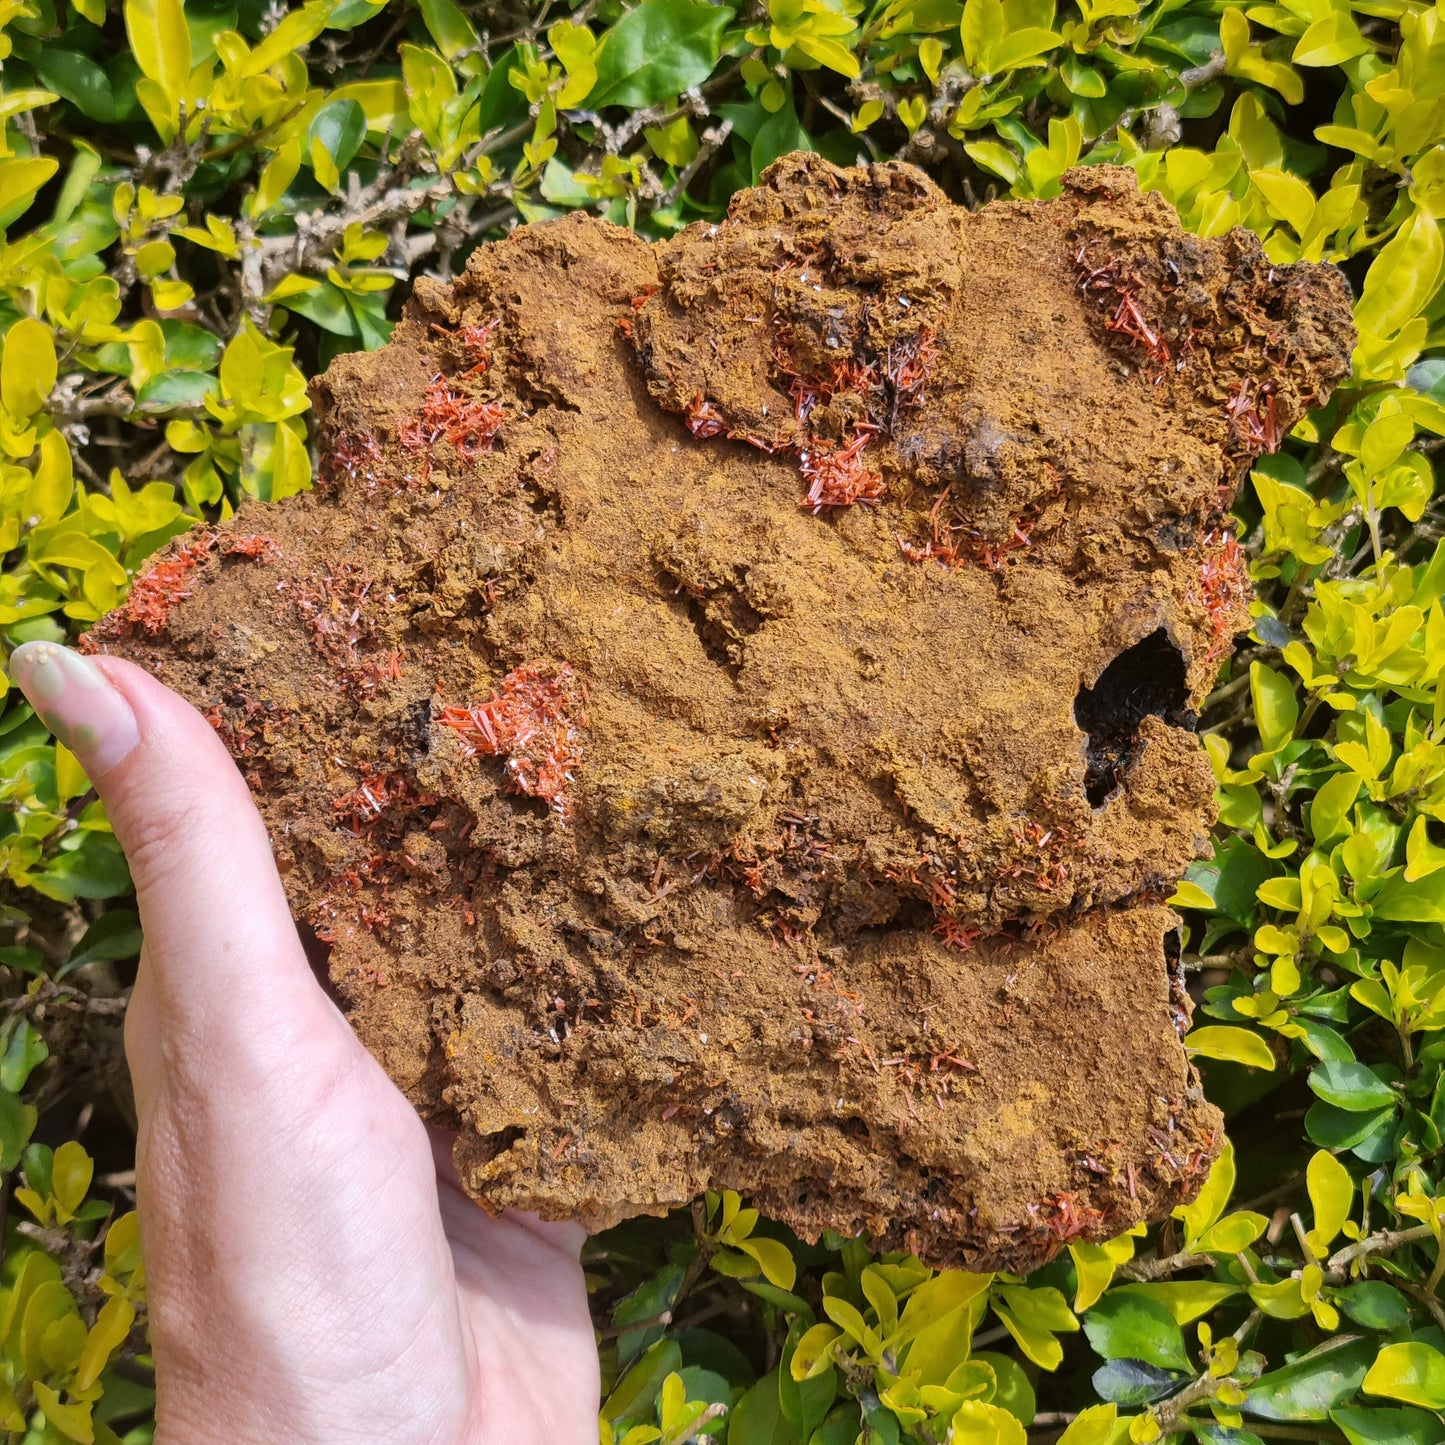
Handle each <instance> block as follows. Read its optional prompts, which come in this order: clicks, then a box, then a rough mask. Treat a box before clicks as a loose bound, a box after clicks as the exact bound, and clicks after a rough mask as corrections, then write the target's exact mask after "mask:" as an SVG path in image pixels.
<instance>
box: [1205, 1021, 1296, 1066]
mask: <svg viewBox="0 0 1445 1445" xmlns="http://www.w3.org/2000/svg"><path fill="white" fill-rule="evenodd" d="M1184 1047H1185V1050H1186V1051H1187V1052H1188V1053H1190V1054H1192V1055H1195V1056H1197V1057H1199V1058H1205V1059H1225V1060H1227V1061H1228V1062H1230V1063H1232V1064H1244V1065H1246V1066H1248V1067H1249V1068H1251V1069H1272V1068H1274V1053H1273V1052H1272V1051H1271V1049H1270V1047H1269V1045H1268V1044H1267V1043H1265V1041H1264V1040H1263V1039H1262V1038H1260V1036H1259V1035H1258V1034H1257V1033H1255V1032H1254V1031H1253V1030H1251V1029H1237V1028H1231V1027H1230V1026H1229V1025H1228V1024H1211V1025H1209V1026H1208V1027H1206V1028H1202V1029H1194V1030H1192V1031H1191V1032H1190V1033H1188V1034H1186V1035H1185V1036H1184Z"/></svg>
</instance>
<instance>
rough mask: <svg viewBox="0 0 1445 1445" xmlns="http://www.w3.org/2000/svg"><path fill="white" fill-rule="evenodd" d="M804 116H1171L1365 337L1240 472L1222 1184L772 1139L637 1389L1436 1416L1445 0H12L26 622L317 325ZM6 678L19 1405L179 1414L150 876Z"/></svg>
mask: <svg viewBox="0 0 1445 1445" xmlns="http://www.w3.org/2000/svg"><path fill="white" fill-rule="evenodd" d="M798 147H808V148H812V149H815V150H818V151H820V152H822V153H824V154H825V155H827V156H828V157H830V158H831V159H833V160H835V161H838V162H840V163H852V162H854V161H855V160H858V159H866V158H884V157H902V158H904V159H907V160H909V161H912V162H914V163H916V164H919V165H921V166H923V167H925V168H926V169H927V170H928V171H929V172H930V173H931V174H932V175H933V176H934V177H935V178H936V179H938V180H939V181H940V182H941V183H942V184H943V185H944V186H945V188H946V189H947V190H948V191H949V192H950V194H952V195H953V196H955V197H956V198H957V199H958V200H960V201H962V202H964V203H967V204H970V205H973V204H980V203H982V202H983V201H985V200H987V199H988V198H990V197H993V196H1005V195H1012V196H1016V197H1024V198H1036V197H1047V196H1050V195H1053V194H1056V193H1057V191H1058V185H1059V177H1060V175H1061V174H1062V172H1063V171H1064V170H1065V169H1066V168H1067V167H1069V166H1071V165H1073V164H1075V163H1086V164H1087V163H1094V162H1100V161H1114V162H1122V163H1124V164H1127V165H1130V166H1132V167H1133V168H1134V169H1135V170H1136V171H1137V173H1138V175H1139V179H1140V182H1141V184H1142V185H1143V186H1145V187H1146V188H1148V189H1152V190H1156V191H1159V192H1160V193H1162V194H1163V195H1165V196H1166V197H1167V198H1168V199H1169V200H1170V201H1171V202H1173V204H1174V205H1175V206H1176V207H1178V209H1179V211H1180V213H1181V215H1182V216H1183V217H1184V220H1185V223H1186V225H1188V226H1189V227H1191V228H1192V229H1193V230H1195V231H1197V232H1199V233H1200V234H1202V235H1217V234H1219V233H1220V232H1222V231H1224V230H1226V229H1228V228H1229V227H1231V226H1245V227H1248V228H1250V229H1251V230H1253V231H1255V232H1256V233H1257V234H1258V235H1260V236H1261V237H1262V238H1263V241H1264V245H1265V248H1266V250H1267V251H1268V253H1269V255H1270V256H1271V258H1273V259H1274V260H1276V261H1279V262H1289V261H1294V260H1297V259H1299V258H1301V257H1303V258H1307V259H1309V260H1320V259H1325V260H1330V261H1334V262H1336V263H1338V264H1340V265H1341V266H1343V267H1344V268H1345V270H1346V272H1347V274H1348V275H1349V276H1350V278H1351V280H1352V282H1353V283H1354V286H1355V291H1356V294H1357V296H1358V297H1359V301H1358V304H1357V307H1356V320H1357V322H1358V325H1359V331H1360V342H1359V346H1358V349H1357V350H1356V352H1355V356H1354V368H1353V373H1352V375H1351V377H1350V379H1349V381H1348V382H1347V383H1346V384H1345V385H1343V386H1342V387H1341V388H1340V390H1339V392H1338V393H1337V394H1336V397H1335V399H1334V400H1333V402H1332V403H1331V405H1330V406H1329V407H1328V408H1327V409H1325V410H1323V411H1321V412H1317V413H1315V414H1313V415H1312V416H1310V417H1309V418H1307V419H1306V420H1305V421H1304V422H1302V423H1301V424H1300V425H1299V426H1298V427H1296V429H1295V431H1294V432H1293V434H1292V435H1291V436H1290V438H1289V439H1288V441H1287V443H1286V445H1285V447H1284V449H1283V450H1282V451H1281V452H1280V453H1279V454H1278V455H1276V456H1274V457H1269V458H1264V459H1261V461H1260V463H1259V464H1258V466H1257V468H1256V470H1255V471H1254V473H1253V476H1252V478H1251V482H1250V484H1249V486H1247V487H1246V489H1245V490H1244V492H1243V493H1242V494H1241V497H1240V499H1239V502H1238V504H1237V507H1236V511H1237V514H1238V522H1239V535H1240V540H1241V543H1242V545H1243V546H1244V548H1245V551H1246V553H1247V555H1248V559H1249V565H1250V571H1251V573H1252V575H1253V577H1254V579H1255V582H1256V585H1257V587H1258V592H1259V602H1258V604H1257V605H1256V608H1255V625H1254V628H1253V630H1252V631H1251V633H1250V634H1249V636H1248V637H1247V638H1245V639H1241V644H1240V647H1239V649H1238V651H1237V652H1236V653H1235V655H1234V656H1233V658H1232V659H1231V660H1230V661H1229V662H1228V664H1227V665H1226V668H1225V670H1224V672H1223V674H1222V675H1221V678H1220V680H1219V683H1218V686H1217V688H1216V690H1215V692H1214V694H1213V696H1212V697H1211V698H1210V701H1209V705H1208V707H1207V709H1206V712H1205V716H1204V743H1205V746H1206V747H1207V748H1208V750H1209V755H1210V757H1211V759H1212V760H1213V763H1214V768H1215V773H1216V777H1217V780H1218V786H1219V796H1220V803H1221V816H1220V822H1219V826H1218V828H1217V829H1216V834H1215V856H1214V858H1213V859H1212V860H1210V861H1207V862H1201V863H1198V864H1196V865H1195V866H1194V867H1193V868H1192V869H1191V870H1190V872H1189V875H1188V877H1187V878H1186V879H1185V881H1184V882H1183V884H1182V885H1181V887H1180V889H1179V892H1178V894H1177V896H1176V898H1175V900H1174V901H1175V903H1176V905H1177V906H1179V907H1180V908H1181V909H1182V910H1183V911H1184V917H1185V919H1186V952H1185V964H1186V967H1187V969H1188V970H1189V975H1190V984H1191V990H1192V992H1193V993H1194V995H1195V997H1196V999H1197V1001H1198V1003H1199V1005H1200V1009H1201V1013H1200V1015H1199V1016H1198V1019H1197V1022H1198V1024H1199V1027H1197V1028H1196V1029H1195V1030H1194V1032H1193V1033H1192V1034H1191V1035H1190V1039H1189V1044H1190V1047H1191V1049H1192V1051H1193V1052H1194V1054H1195V1055H1196V1057H1197V1058H1198V1059H1199V1060H1200V1062H1201V1067H1202V1069H1203V1071H1204V1074H1205V1079H1206V1087H1207V1090H1208V1092H1209V1094H1210V1096H1211V1097H1212V1098H1213V1099H1214V1100H1215V1101H1216V1102H1218V1103H1219V1104H1221V1105H1222V1106H1223V1107H1224V1108H1225V1110H1226V1112H1227V1116H1228V1119H1229V1129H1230V1136H1231V1139H1232V1145H1231V1148H1230V1150H1229V1151H1228V1152H1227V1153H1226V1154H1225V1156H1224V1157H1223V1158H1222V1159H1221V1161H1220V1162H1219V1164H1218V1165H1217V1167H1216V1168H1215V1170H1214V1172H1213V1174H1212V1175H1211V1177H1210V1180H1209V1183H1208V1185H1207V1187H1206V1189H1205V1192H1204V1194H1203V1195H1202V1196H1201V1197H1200V1199H1199V1200H1198V1201H1197V1202H1196V1203H1195V1204H1193V1205H1191V1206H1189V1207H1188V1208H1186V1209H1182V1210H1180V1211H1178V1213H1177V1216H1176V1217H1175V1218H1174V1219H1172V1220H1170V1221H1169V1222H1168V1223H1166V1224H1165V1225H1164V1226H1163V1227H1160V1228H1155V1229H1152V1230H1150V1231H1148V1232H1147V1233H1146V1232H1144V1231H1142V1230H1137V1231H1135V1232H1133V1233H1132V1234H1129V1235H1125V1236H1123V1237H1122V1238H1120V1239H1118V1240H1115V1241H1113V1242H1111V1243H1109V1244H1106V1245H1102V1246H1093V1245H1077V1244H1075V1245H1072V1246H1070V1247H1069V1248H1068V1249H1066V1250H1065V1251H1064V1252H1063V1253H1062V1254H1061V1256H1060V1257H1059V1258H1058V1259H1057V1260H1056V1261H1055V1262H1054V1263H1053V1264H1051V1265H1049V1266H1048V1267H1047V1268H1045V1269H1043V1270H1040V1271H1038V1272H1037V1273H1036V1274H1034V1275H1031V1276H1029V1277H1028V1278H1026V1279H1023V1278H1016V1277H1012V1276H1009V1275H1005V1274H997V1275H992V1276H990V1275H969V1274H962V1273H958V1272H946V1273H935V1272H933V1271H930V1270H929V1269H927V1268H926V1267H924V1266H922V1265H920V1264H919V1263H918V1261H917V1260H915V1259H912V1258H909V1257H906V1256H899V1255H887V1256H881V1257H880V1256H875V1255H872V1254H870V1253H869V1252H868V1250H867V1249H866V1248H864V1247H863V1246H862V1245H861V1244H859V1243H857V1242H853V1241H846V1240H842V1239H838V1238H827V1239H825V1240H824V1241H823V1242H822V1243H820V1244H819V1245H816V1246H813V1245H804V1244H800V1243H799V1242H798V1241H797V1240H796V1239H794V1238H792V1237H791V1236H790V1235H789V1234H788V1233H787V1231H786V1230H784V1229H782V1228H780V1227H778V1226H777V1225H775V1224H772V1223H770V1222H768V1221H767V1220H763V1219H760V1218H758V1216H757V1215H756V1213H755V1212H754V1211H752V1210H750V1209H748V1208H745V1207H744V1206H743V1202H742V1201H740V1200H738V1199H737V1198H736V1197H735V1196H732V1195H724V1196H721V1197H709V1198H708V1199H706V1200H700V1201H698V1203H697V1205H696V1206H695V1207H694V1209H693V1210H692V1211H691V1213H683V1214H680V1215H677V1216H674V1217H673V1218H671V1219H669V1220H664V1221H657V1220H643V1221H634V1222H633V1223H631V1224H628V1225H625V1226H623V1227H621V1228H618V1229H616V1230H613V1231H612V1232H611V1233H609V1234H607V1235H605V1236H602V1237H600V1238H598V1239H596V1240H594V1241H593V1244H592V1246H591V1248H590V1250H589V1253H588V1256H587V1261H588V1268H589V1272H590V1280H591V1284H592V1288H593V1293H594V1300H595V1315H596V1321H597V1327H598V1333H599V1348H600V1349H601V1352H602V1358H603V1365H604V1382H605V1393H604V1399H603V1402H602V1411H601V1414H602V1423H601V1433H602V1437H603V1440H604V1441H614V1442H616V1441H620V1442H624V1445H650V1442H654V1441H662V1442H667V1445H682V1442H684V1441H688V1440H692V1439H695V1438H712V1439H718V1440H725V1441H727V1442H729V1445H795V1442H796V1445H852V1442H854V1441H855V1440H857V1441H864V1442H867V1445H895V1442H901V1441H915V1442H921V1445H929V1442H943V1441H945V1440H953V1441H956V1442H966V1445H986V1442H998V1445H1020V1442H1024V1441H1036V1442H1041V1445H1042V1442H1049V1441H1063V1442H1067V1445H1102V1442H1113V1441H1119V1440H1124V1439H1128V1440H1131V1441H1150V1440H1156V1439H1164V1440H1169V1441H1184V1440H1191V1439H1192V1440H1197V1441H1200V1442H1239V1445H1254V1442H1257V1441H1261V1440H1263V1441H1268V1440H1304V1441H1332V1442H1346V1441H1348V1442H1364V1441H1370V1442H1382V1445H1436V1442H1439V1441H1440V1440H1442V1439H1445V1303H1442V1298H1441V1295H1440V1293H1439V1291H1440V1286H1441V1283H1442V1279H1445V1245H1442V1221H1445V1177H1442V1176H1445V1080H1442V1063H1445V928H1442V925H1445V827H1442V825H1445V681H1442V668H1445V604H1442V597H1445V547H1442V545H1441V537H1442V506H1441V501H1440V499H1439V498H1438V497H1437V496H1436V486H1435V473H1436V463H1437V458H1438V457H1439V455H1440V449H1441V446H1442V441H1441V438H1442V434H1445V288H1442V278H1445V243H1442V232H1441V224H1440V223H1441V219H1442V218H1445V0H1442V4H1437V5H1436V6H1434V7H1430V6H1426V5H1424V4H1421V3H1418V0H1363V3H1350V0H1287V3H1279V4H1275V3H1250V0H1152V3H1147V4H1142V5H1141V4H1139V3H1137V0H1069V3H1066V4H1065V5H1063V6H1062V7H1060V6H1058V5H1057V4H1056V3H1055V0H967V3H964V4H960V3H957V0H874V3H871V4H864V3H860V0H768V3H767V4H766V5H764V4H763V3H760V0H738V3H736V4H733V3H729V4H716V3H712V0H640V3H636V0H583V3H559V0H552V3H543V4H522V3H508V0H490V3H464V0H419V3H417V4H411V3H405V4H396V3H390V4H388V3H372V0H311V3H307V4H304V5H301V6H290V7H286V6H280V5H271V6H266V5H262V4H260V3H257V0H188V3H185V4H184V5H183V4H182V0H126V3H124V4H119V3H111V0H70V3H64V0H0V228H3V232H4V239H3V242H0V331H3V343H0V554H3V571H0V631H3V633H4V637H5V641H6V642H7V644H10V645H13V644H16V643H19V642H21V641H24V640H28V639H33V638H52V639H61V638H65V637H67V636H70V635H72V634H73V633H75V632H76V631H78V630H81V629H83V628H84V627H85V626H86V624H87V623H89V622H90V621H92V620H93V619H94V618H96V617H98V616H99V615H101V614H102V613H104V612H105V611H107V610H108V609H110V608H111V607H113V606H115V605H116V604H117V603H118V602H119V601H121V600H122V599H123V598H124V597H125V595H126V592H127V589H128V587H129V586H130V583H131V579H132V577H133V576H134V575H135V573H136V571H137V569H138V568H140V567H141V566H142V564H143V563H144V559H145V558H146V557H147V556H148V555H149V554H151V553H152V552H154V551H155V549H156V548H157V547H159V546H160V545H161V544H162V543H163V542H164V541H165V540H166V539H167V538H169V537H171V536H173V535H175V534H177V533H179V532H182V531H184V530H185V529H186V528H188V527H190V526H192V525H194V524H195V523H196V522H197V521H198V520H199V519H202V518H204V519H208V520H211V519H215V518H216V517H219V516H224V515H227V514H228V513H229V512H230V511H231V510H232V509H233V508H234V507H236V506H237V505H239V504H241V503H242V502H243V500H244V499H245V498H246V497H248V496H249V497H260V498H266V499H271V500H279V499H282V498H284V497H286V496H289V495H291V494H294V493H296V492H298V491H301V490H304V489H305V488H306V487H308V486H309V485H310V484H311V479H312V475H313V472H314V470H315V467H316V460H317V459H316V453H315V444H316V438H315V435H314V430H313V428H312V426H311V424H310V420H309V417H308V409H309V404H308V399H307V393H306V379H307V377H308V376H310V375H313V374H315V373H316V372H317V371H319V370H320V369H322V368H324V367H325V366H326V364H327V362H328V361H329V360H330V359H331V357H333V356H334V355H336V354H337V353H338V352H340V351H344V350H347V349H353V348H358V347H375V346H378V345H380V344H381V343H382V342H383V341H384V340H385V339H386V336H387V334H388V331H389V328H390V326H391V324H392V320H393V319H394V317H395V316H396V314H397V308H398V306H399V304H400V301H401V299H402V298H403V297H404V295H405V294H406V292H407V290H408V285H409V283H410V282H411V281H412V280H413V279H415V278H416V277H417V276H419V275H431V276H436V277H440V278H443V279H445V278H447V277H449V276H451V275H453V274H454V273H455V271H456V270H457V268H458V267H460V266H461V265H462V264H463V263H464V261H465V259H466V256H467V254H468V252H469V251H470V250H471V249H472V248H473V247H475V246H476V245H477V244H479V243H480V242H481V241H483V240H484V239H486V238H487V237H489V236H496V235H498V234H501V233H502V232H503V231H504V230H505V229H507V228H509V227H510V226H512V225H514V224H516V223H518V222H522V221H542V220H546V219H548V218H550V217H554V216H558V215H560V214H563V213H564V212H566V211H569V210H575V209H585V210H589V211H592V212H593V213H596V214H600V215H603V216H606V217H608V218H609V219H611V220H613V221H616V222H619V223H621V224H625V225H630V226H634V227H636V228H637V229H638V230H639V231H641V232H642V233H644V234H646V235H648V236H661V235H666V234H668V233H670V232H672V231H675V230H676V229H678V228H679V227H681V226H683V225H686V224H688V223H689V222H691V221H694V220H697V219H707V218H717V217H718V216H720V215H721V214H722V212H723V209H724V207H725V205H726V202H727V199H728V197H729V195H730V194H731V193H732V192H733V191H735V190H736V189H738V188H739V187H741V186H745V185H750V184H752V183H753V182H754V181H756V180H757V178H758V176H759V174H760V173H761V172H762V170H763V169H764V168H765V167H766V166H767V165H768V164H769V163H770V162H771V161H772V160H773V159H775V158H776V157H777V156H779V155H782V154H784V153H786V152H788V151H790V150H792V149H795V148H798ZM5 688H6V683H5V679H4V677H3V675H0V694H3V693H4V691H5ZM0 706H3V711H0V875H3V878H4V880H5V882H4V893H3V896H0V921H3V923H4V927H5V933H4V944H3V946H0V1174H3V1207H4V1211H5V1219H6V1231H5V1248H4V1270H3V1279H0V1286H3V1288H0V1430H3V1431H4V1432H5V1434H6V1438H7V1439H8V1440H9V1441H11V1442H20V1441H23V1442H26V1445H42V1442H43V1445H58V1442H61V1441H75V1442H82V1445H88V1442H92V1441H94V1442H100V1445H107V1442H111V1445H113V1442H115V1441H116V1440H117V1439H120V1440H124V1441H127V1442H143V1441H148V1440H149V1439H150V1438H151V1433H152V1427H151V1423H150V1413H149V1412H150V1406H151V1402H152V1399H153V1391H152V1388H151V1374H150V1369H149V1365H150V1362H149V1358H148V1355H147V1346H146V1334H145V1275H144V1267H143V1264H142V1262H141V1260H140V1256H139V1250H138V1245H137V1237H136V1229H135V1217H134V1214H133V1213H131V1212H129V1206H130V1201H131V1192H130V1191H131V1185H132V1183H133V1179H132V1175H131V1173H130V1161H131V1154H132V1145H133V1133H132V1127H133V1117H132V1113H131V1105H130V1103H129V1099H128V1093H127V1088H126V1084H125V1076H124V1064H123V1060H122V1056H121V1051H120V1035H119V1030H120V1022H121V1018H122V1016H123V1013H124V1008H125V999H126V996H127V991H128V987H129V984H130V981H131V980H132V978H133V975H134V963H133V960H134V958H135V955H136V952H137V950H138V946H139V932H138V928H137V923H136V918H135V914H134V911H133V909H132V907H131V902H130V899H129V895H128V887H129V884H128V878H127V873H126V869H125V864H124V861H123V859H122V857H121V855H120V853H119V851H118V849H117V847H116V844H115V840H114V838H113V837H112V835H111V833H110V830H109V828H108V826H107V823H106V819H105V816H104V813H103V811H102V809H101V808H100V806H99V804H98V803H97V802H96V801H95V799H94V796H93V794H92V793H91V791H90V789H89V785H88V783H87V781H86V779H85V777H84V775H83V773H82V772H81V770H80V768H79V767H78V765H77V763H76V761H75V759H74V758H73V757H72V756H71V755H70V754H68V753H67V752H66V751H65V749H64V748H62V747H58V746H56V745H55V744H54V743H53V741H52V740H51V739H50V738H49V737H48V736H47V734H46V733H45V731H44V729H43V728H42V727H41V726H40V724H39V723H38V722H37V721H36V719H35V718H34V716H33V715H32V713H31V711H30V709H29V708H28V707H27V706H26V705H25V704H24V703H23V701H21V700H20V699H19V697H18V695H11V696H9V697H0ZM265 1285H266V1282H265V1281H258V1282H257V1286H258V1287H259V1288H264V1287H265Z"/></svg>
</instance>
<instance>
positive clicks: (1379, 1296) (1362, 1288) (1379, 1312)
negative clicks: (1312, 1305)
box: [1331, 1279, 1410, 1330]
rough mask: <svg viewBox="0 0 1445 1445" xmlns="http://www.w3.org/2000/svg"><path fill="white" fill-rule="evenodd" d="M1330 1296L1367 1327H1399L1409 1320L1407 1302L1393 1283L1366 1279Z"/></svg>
mask: <svg viewBox="0 0 1445 1445" xmlns="http://www.w3.org/2000/svg"><path fill="white" fill-rule="evenodd" d="M1331 1299H1333V1300H1334V1302H1335V1303H1336V1304H1337V1305H1339V1307H1340V1308H1341V1309H1342V1310H1343V1311H1344V1312H1345V1314H1347V1315H1348V1316H1349V1317H1350V1318H1351V1319H1352V1320H1354V1322H1355V1323H1356V1324H1357V1325H1364V1326H1365V1328H1366V1329H1370V1330H1398V1329H1403V1328H1404V1327H1405V1326H1406V1325H1408V1324H1409V1323H1410V1302H1409V1300H1407V1299H1406V1298H1405V1296H1404V1295H1402V1294H1401V1293H1400V1291H1399V1290H1397V1289H1396V1288H1395V1286H1394V1285H1392V1284H1386V1283H1385V1281H1384V1280H1382V1279H1365V1280H1361V1281H1360V1282H1359V1283H1358V1284H1347V1285H1346V1286H1345V1287H1344V1288H1343V1289H1339V1290H1336V1291H1335V1293H1334V1294H1333V1295H1332V1296H1331Z"/></svg>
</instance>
